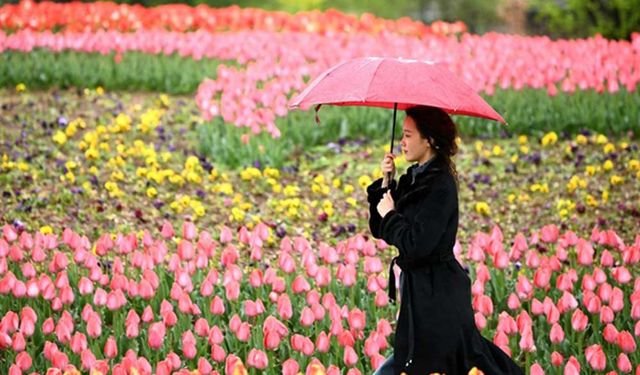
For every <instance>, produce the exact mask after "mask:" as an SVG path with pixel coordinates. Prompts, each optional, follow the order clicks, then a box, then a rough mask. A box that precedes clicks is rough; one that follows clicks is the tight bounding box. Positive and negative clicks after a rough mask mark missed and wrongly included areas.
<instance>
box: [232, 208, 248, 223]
mask: <svg viewBox="0 0 640 375" xmlns="http://www.w3.org/2000/svg"><path fill="white" fill-rule="evenodd" d="M244 216H245V213H244V211H242V210H241V209H239V208H238V207H233V208H232V209H231V217H230V219H231V220H235V221H239V222H240V221H243V220H244Z"/></svg>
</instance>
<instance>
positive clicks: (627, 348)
mask: <svg viewBox="0 0 640 375" xmlns="http://www.w3.org/2000/svg"><path fill="white" fill-rule="evenodd" d="M616 342H617V344H618V346H619V347H620V349H622V351H624V352H625V353H633V352H635V351H636V342H635V340H634V339H633V336H632V335H631V333H629V332H628V331H626V330H624V331H620V333H619V334H618V336H617V337H616Z"/></svg>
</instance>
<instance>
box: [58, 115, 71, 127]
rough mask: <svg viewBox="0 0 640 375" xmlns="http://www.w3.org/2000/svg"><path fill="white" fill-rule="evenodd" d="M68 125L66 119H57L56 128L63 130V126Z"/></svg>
mask: <svg viewBox="0 0 640 375" xmlns="http://www.w3.org/2000/svg"><path fill="white" fill-rule="evenodd" d="M68 123H69V121H68V120H67V118H66V117H64V116H60V117H58V126H59V127H61V128H64V127H65V126H67V124H68Z"/></svg>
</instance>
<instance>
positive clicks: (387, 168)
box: [380, 152, 396, 187]
mask: <svg viewBox="0 0 640 375" xmlns="http://www.w3.org/2000/svg"><path fill="white" fill-rule="evenodd" d="M395 157H396V156H395V155H394V154H392V153H390V152H387V153H386V154H385V155H384V157H383V158H382V162H381V163H380V170H382V176H383V179H382V187H387V186H389V182H390V180H392V179H393V178H394V177H395V175H396V164H395ZM389 174H391V178H389Z"/></svg>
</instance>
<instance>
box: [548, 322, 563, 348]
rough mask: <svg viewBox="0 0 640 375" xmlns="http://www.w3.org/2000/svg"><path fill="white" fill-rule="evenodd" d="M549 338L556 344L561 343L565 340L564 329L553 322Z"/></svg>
mask: <svg viewBox="0 0 640 375" xmlns="http://www.w3.org/2000/svg"><path fill="white" fill-rule="evenodd" d="M549 338H550V339H551V342H552V343H554V344H559V343H561V342H562V341H564V330H563V329H562V327H561V326H560V325H559V324H558V323H553V325H552V326H551V332H550V334H549Z"/></svg>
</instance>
